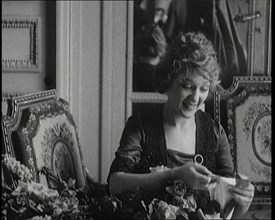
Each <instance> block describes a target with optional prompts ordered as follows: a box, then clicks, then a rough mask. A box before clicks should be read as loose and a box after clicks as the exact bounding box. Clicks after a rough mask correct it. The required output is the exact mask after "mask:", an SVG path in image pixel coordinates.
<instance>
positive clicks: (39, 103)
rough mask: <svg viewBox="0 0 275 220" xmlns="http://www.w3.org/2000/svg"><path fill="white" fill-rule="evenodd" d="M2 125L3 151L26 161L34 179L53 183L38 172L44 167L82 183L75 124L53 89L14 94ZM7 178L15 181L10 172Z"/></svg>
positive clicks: (65, 103) (63, 102) (82, 169)
mask: <svg viewBox="0 0 275 220" xmlns="http://www.w3.org/2000/svg"><path fill="white" fill-rule="evenodd" d="M1 125H2V135H3V138H2V140H3V145H4V149H2V153H3V152H4V153H7V154H9V155H11V156H13V157H15V158H16V159H17V160H19V161H20V162H22V163H23V164H25V165H26V166H27V167H28V168H29V169H30V171H31V173H32V175H33V177H34V181H36V182H40V183H45V184H46V185H48V186H50V185H51V184H54V183H53V182H51V181H50V180H49V179H46V178H45V176H44V175H43V174H41V173H40V172H38V171H40V170H41V169H43V168H46V169H49V170H51V171H52V173H53V174H55V175H57V176H58V175H59V176H60V177H61V178H62V180H64V181H68V179H69V177H72V178H74V179H76V186H77V187H81V186H84V185H85V181H86V178H85V172H84V168H83V162H82V154H81V150H80V145H79V139H78V134H77V130H76V125H75V122H74V120H73V117H72V115H71V114H70V112H69V107H68V103H67V102H66V101H64V100H62V99H60V98H59V99H58V98H57V95H56V92H55V90H48V91H44V92H38V93H35V94H30V95H22V96H17V97H13V98H12V99H11V114H10V115H2V123H1ZM5 177H6V176H5ZM7 178H8V180H9V181H10V184H13V185H14V184H15V183H14V179H13V178H12V176H11V177H7Z"/></svg>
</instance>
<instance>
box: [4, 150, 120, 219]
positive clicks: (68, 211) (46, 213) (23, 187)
mask: <svg viewBox="0 0 275 220" xmlns="http://www.w3.org/2000/svg"><path fill="white" fill-rule="evenodd" d="M2 162H3V165H5V166H6V168H8V170H10V172H12V173H13V174H14V175H15V176H16V177H17V178H18V180H17V182H18V183H17V184H16V185H17V186H16V188H15V189H13V188H12V187H11V186H8V185H7V184H6V183H3V182H2V197H1V200H2V203H1V208H2V209H1V210H2V217H1V219H2V220H4V219H5V220H9V219H13V220H16V219H31V220H42V219H44V220H55V219H58V220H59V219H87V218H89V219H110V217H111V216H115V215H116V212H118V211H119V209H120V202H119V200H117V199H116V197H113V196H110V195H109V193H108V186H107V185H106V184H98V183H96V182H95V181H93V179H91V178H90V177H89V178H88V179H87V185H86V186H85V187H83V188H80V189H76V188H75V180H73V179H69V181H68V183H65V182H64V181H63V180H62V179H61V178H60V176H58V177H55V182H56V183H58V184H57V185H58V188H57V189H50V188H48V187H46V186H44V185H42V184H41V183H36V182H34V181H33V180H32V179H33V177H32V174H31V172H30V171H29V169H28V168H27V167H26V166H24V165H23V164H21V163H20V162H19V161H17V160H15V159H14V158H12V157H10V156H8V155H4V156H3V158H2ZM41 172H44V173H45V174H46V175H51V177H52V178H53V177H54V175H53V174H52V173H51V172H50V171H49V170H47V169H43V170H42V171H41Z"/></svg>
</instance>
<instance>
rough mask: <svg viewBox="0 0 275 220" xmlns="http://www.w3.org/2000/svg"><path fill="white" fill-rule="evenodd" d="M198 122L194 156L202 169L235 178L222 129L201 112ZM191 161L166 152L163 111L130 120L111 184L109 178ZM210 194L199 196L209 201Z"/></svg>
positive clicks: (178, 154)
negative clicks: (197, 155) (196, 155)
mask: <svg viewBox="0 0 275 220" xmlns="http://www.w3.org/2000/svg"><path fill="white" fill-rule="evenodd" d="M195 122H196V125H197V129H196V150H195V153H196V154H201V155H202V156H203V158H204V162H203V165H204V166H206V167H207V168H208V169H209V170H210V171H211V172H212V173H215V174H217V175H221V176H232V174H233V171H234V169H233V161H232V157H231V154H230V148H229V144H228V140H227V136H226V133H225V131H224V129H223V128H222V126H221V125H220V124H219V123H217V122H216V121H214V120H213V119H212V118H211V117H210V116H209V115H208V114H207V113H205V112H203V111H201V110H198V111H197V112H196V114H195ZM192 159H193V158H192V155H191V156H190V155H188V156H186V155H183V154H182V153H180V152H177V151H173V150H167V146H166V141H165V134H164V129H163V117H162V111H160V112H159V113H155V112H152V113H150V114H148V115H147V116H141V115H137V116H131V117H130V118H129V119H128V121H127V123H126V126H125V128H124V131H123V134H122V137H121V140H120V146H119V148H118V150H117V151H116V156H115V159H114V161H113V162H112V165H111V168H110V172H109V176H108V181H109V177H110V175H111V174H112V173H114V172H117V171H123V172H126V173H149V172H150V169H149V168H150V167H155V166H158V165H164V166H168V167H170V168H171V167H174V166H179V165H182V164H184V163H185V162H187V161H189V160H192ZM207 194H208V193H206V192H204V193H199V194H198V196H199V195H200V196H203V197H204V198H208V199H209V195H207ZM196 197H197V196H196Z"/></svg>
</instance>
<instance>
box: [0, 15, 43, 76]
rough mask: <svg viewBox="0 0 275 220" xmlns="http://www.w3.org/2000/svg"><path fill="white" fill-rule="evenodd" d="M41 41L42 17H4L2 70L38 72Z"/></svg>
mask: <svg viewBox="0 0 275 220" xmlns="http://www.w3.org/2000/svg"><path fill="white" fill-rule="evenodd" d="M39 43H40V17H26V18H24V17H18V18H17V17H3V18H2V71H4V72H5V71H7V72H9V71H12V72H22V71H31V72H33V71H35V72H38V71H39V68H40V62H39V58H40V57H39V56H40V53H39V50H40V47H39ZM19 49H20V50H19Z"/></svg>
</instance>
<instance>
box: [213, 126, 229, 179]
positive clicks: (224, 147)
mask: <svg viewBox="0 0 275 220" xmlns="http://www.w3.org/2000/svg"><path fill="white" fill-rule="evenodd" d="M215 135H216V136H217V146H218V150H217V153H216V168H217V169H216V173H217V174H218V175H221V176H228V177H231V176H232V175H233V173H234V165H233V160H232V156H231V153H230V147H229V143H228V139H227V135H226V133H225V130H224V128H223V127H222V126H221V124H219V123H216V126H215Z"/></svg>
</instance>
